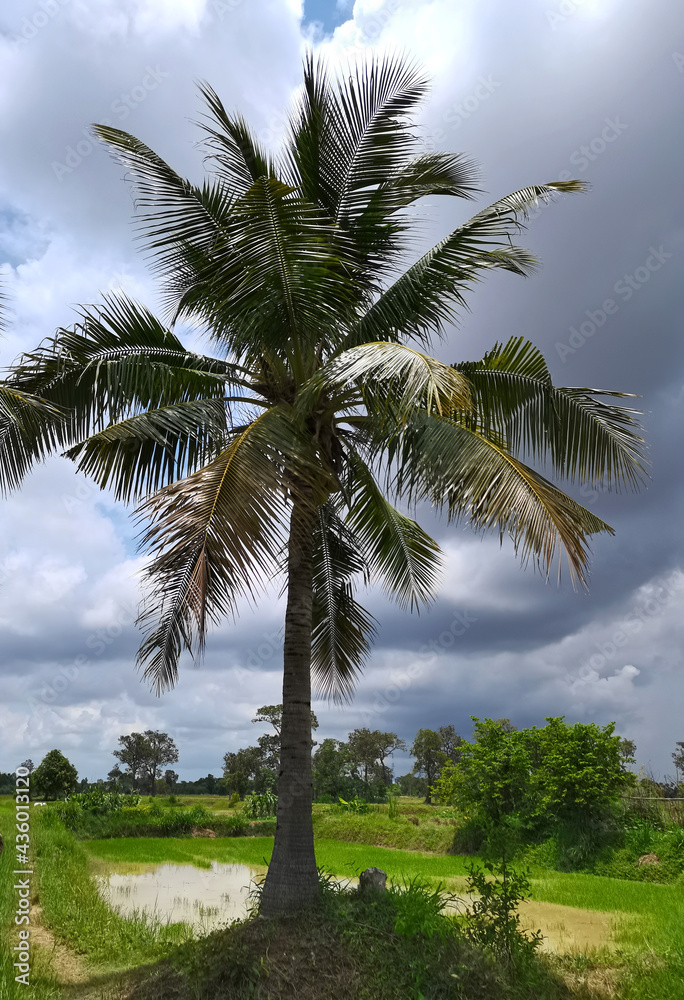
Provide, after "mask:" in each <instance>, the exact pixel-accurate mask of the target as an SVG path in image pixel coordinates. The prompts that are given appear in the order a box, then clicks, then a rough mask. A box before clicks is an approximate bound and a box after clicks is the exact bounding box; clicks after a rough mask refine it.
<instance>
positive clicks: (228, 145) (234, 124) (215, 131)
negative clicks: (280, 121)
mask: <svg viewBox="0 0 684 1000" xmlns="http://www.w3.org/2000/svg"><path fill="white" fill-rule="evenodd" d="M199 89H200V93H201V94H202V97H203V98H204V100H205V101H206V104H207V106H208V108H209V114H208V115H205V116H203V118H202V120H201V121H200V122H198V124H199V126H200V128H201V129H202V131H203V133H204V135H205V136H206V138H205V140H204V143H203V145H204V147H205V148H206V149H207V150H208V156H207V159H208V160H209V161H210V162H211V164H212V165H216V166H218V173H219V176H220V177H221V178H222V179H223V181H224V182H225V183H226V185H227V186H228V189H229V190H230V191H232V192H234V193H235V194H236V195H237V196H238V197H240V196H242V195H245V194H247V192H248V191H249V189H250V188H251V186H252V184H253V183H254V181H256V180H258V179H259V178H260V177H271V176H273V168H272V165H271V162H270V159H269V156H268V154H267V153H266V151H265V150H264V149H262V148H261V146H260V145H259V143H258V141H257V139H256V137H255V135H254V133H253V132H252V130H251V129H250V127H249V125H248V124H247V122H246V121H245V120H244V118H243V117H242V115H235V116H233V117H231V116H230V115H229V114H228V112H227V111H226V109H225V107H224V106H223V102H222V101H221V98H220V97H219V96H218V94H217V93H216V91H215V90H214V89H213V87H210V86H209V84H208V83H206V82H205V81H202V82H201V83H200V85H199Z"/></svg>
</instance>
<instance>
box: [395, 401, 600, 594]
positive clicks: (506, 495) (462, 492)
mask: <svg viewBox="0 0 684 1000" xmlns="http://www.w3.org/2000/svg"><path fill="white" fill-rule="evenodd" d="M390 456H391V458H392V459H395V460H396V461H397V463H398V470H399V471H398V472H397V473H396V487H397V489H398V491H399V493H400V494H401V495H403V496H405V497H407V498H408V499H409V500H410V501H411V502H412V503H415V502H418V501H421V500H426V499H427V500H430V501H431V502H432V503H433V504H434V505H435V507H437V508H439V509H442V508H446V509H447V513H448V516H449V518H450V519H459V518H466V519H467V520H468V521H469V522H470V523H471V524H472V525H473V527H475V528H476V529H482V530H490V529H497V530H498V531H499V535H500V537H501V539H503V536H504V534H506V533H507V534H508V535H510V537H511V538H512V540H513V544H514V547H515V551H516V552H519V553H520V556H521V558H522V561H523V563H525V562H527V561H528V560H529V559H533V560H534V561H535V562H536V564H537V565H539V566H540V567H541V568H542V570H543V571H544V572H545V573H546V574H547V575H548V573H549V570H550V567H551V564H552V562H553V561H554V559H555V558H556V556H558V571H559V573H560V555H561V550H562V549H564V550H565V553H566V555H567V560H568V564H569V567H570V572H571V576H572V577H573V580H574V579H575V578H577V579H579V580H580V582H582V583H586V569H587V564H588V554H589V550H588V546H587V536H588V535H591V534H595V533H597V532H601V531H608V532H610V533H611V534H613V529H612V528H611V527H610V525H608V524H606V523H605V521H602V520H601V519H600V518H598V517H596V515H594V514H592V513H591V512H590V511H588V510H587V509H586V508H584V507H582V506H581V505H580V504H578V503H577V502H576V501H575V500H573V499H572V498H571V497H569V496H567V495H566V494H565V493H563V492H562V491H561V490H559V489H558V488H557V487H555V486H554V485H553V484H552V483H550V482H549V481H548V480H547V479H545V478H544V477H543V476H541V475H540V474H539V473H538V472H535V471H534V470H533V469H530V468H529V467H528V466H526V465H524V464H523V463H522V462H520V461H519V460H518V459H516V458H514V457H513V456H512V455H510V454H509V453H508V452H506V451H505V450H504V449H503V448H502V447H501V446H500V445H499V444H497V443H496V442H494V441H491V440H488V439H486V438H484V437H482V436H481V435H480V434H478V433H477V432H476V431H472V430H470V429H469V428H467V427H465V426H463V425H462V424H458V423H455V422H453V421H450V420H448V419H446V418H442V417H438V416H435V415H428V414H418V415H416V417H415V419H414V421H413V423H412V424H411V425H410V426H409V427H407V429H406V431H405V432H404V433H403V434H402V435H401V437H400V438H398V439H397V441H396V442H394V443H393V445H392V447H391V449H390Z"/></svg>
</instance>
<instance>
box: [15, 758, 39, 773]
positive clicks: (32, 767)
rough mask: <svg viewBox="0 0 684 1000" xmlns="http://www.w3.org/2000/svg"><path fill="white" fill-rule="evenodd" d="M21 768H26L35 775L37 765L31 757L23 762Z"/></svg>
mask: <svg viewBox="0 0 684 1000" xmlns="http://www.w3.org/2000/svg"><path fill="white" fill-rule="evenodd" d="M19 767H25V768H26V770H27V771H28V773H29V774H33V772H34V771H35V769H36V765H35V764H34V763H33V761H32V760H31V758H30V757H29V758H28V760H24V761H22V762H21V764H20V765H19Z"/></svg>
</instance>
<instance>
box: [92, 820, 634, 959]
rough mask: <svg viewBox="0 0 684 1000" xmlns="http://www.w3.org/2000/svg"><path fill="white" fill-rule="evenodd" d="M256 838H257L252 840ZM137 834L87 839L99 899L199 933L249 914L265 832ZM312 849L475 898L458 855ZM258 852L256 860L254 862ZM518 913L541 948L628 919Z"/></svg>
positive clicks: (601, 936) (555, 947) (561, 909)
mask: <svg viewBox="0 0 684 1000" xmlns="http://www.w3.org/2000/svg"><path fill="white" fill-rule="evenodd" d="M257 839H261V840H262V841H263V842H262V843H255V842H254V840H257ZM143 840H144V838H141V839H136V840H134V841H123V840H117V841H94V842H92V843H90V844H88V848H89V852H90V853H91V858H92V862H91V863H92V866H93V871H94V873H95V875H96V878H97V883H98V888H99V891H100V893H101V895H102V897H103V899H105V900H106V901H107V903H108V905H110V906H111V907H112V908H113V909H115V910H116V911H117V912H118V913H120V914H121V915H122V916H124V917H127V916H133V915H135V914H136V913H140V912H141V911H144V912H146V913H147V914H149V915H150V916H152V917H154V919H157V920H160V921H162V922H169V923H176V922H183V923H186V924H188V925H190V926H191V927H192V928H193V930H194V932H195V933H197V934H206V933H209V932H210V931H211V930H214V929H215V928H217V927H220V926H225V925H226V924H228V923H230V922H231V921H233V920H239V919H241V918H242V917H244V916H245V915H246V914H247V912H248V909H249V905H250V892H251V891H252V890H253V888H254V880H255V879H259V878H260V877H262V876H263V875H264V874H265V872H266V861H267V860H268V858H269V857H270V853H271V846H272V839H271V838H254V840H253V841H252V842H250V843H247V842H244V841H243V842H239V841H235V840H233V839H231V840H229V841H224V842H221V841H200V842H198V841H196V840H194V841H193V840H187V839H186V840H176V841H172V840H171V839H164V840H155V841H154V842H152V843H144V842H143ZM378 853H379V854H380V855H381V856H380V857H378V856H377V855H378ZM317 854H318V857H319V861H320V863H321V865H322V866H323V867H326V868H327V869H328V870H329V871H331V872H333V873H334V874H335V875H336V876H338V877H339V878H340V880H341V881H342V882H347V881H348V882H350V883H351V884H353V883H354V882H355V881H356V878H355V875H356V874H358V871H359V870H361V864H362V863H363V862H360V861H359V864H357V860H359V859H360V858H361V857H363V858H364V859H366V864H365V865H364V867H368V866H370V865H376V866H377V867H382V868H383V870H384V871H386V872H387V873H388V875H389V877H390V880H391V881H395V882H400V881H401V880H402V878H410V877H413V876H415V875H416V874H421V875H423V876H425V877H427V878H431V879H436V878H437V879H439V880H441V881H442V882H443V884H444V886H445V888H446V889H447V890H448V891H450V892H452V893H455V894H456V895H457V896H458V897H459V900H458V901H456V902H455V904H454V906H453V909H454V910H455V911H456V912H459V911H460V912H462V911H463V909H464V908H465V907H466V906H468V905H469V904H470V903H471V902H472V899H473V897H471V896H468V895H467V893H466V876H465V873H464V868H463V861H464V859H461V858H458V857H449V858H446V857H435V856H430V855H421V854H418V853H414V852H403V851H393V850H390V849H382V848H380V849H378V848H368V847H365V848H364V847H363V846H362V845H356V844H341V843H338V842H330V850H328V851H326V845H325V843H324V842H319V843H318V844H317ZM163 855H166V857H167V859H168V860H164V858H163ZM212 855H213V856H214V858H213V859H212ZM231 855H232V857H231ZM236 856H237V857H236ZM258 857H261V860H262V863H261V864H255V863H254V859H255V858H258ZM134 859H135V860H134ZM466 860H467V859H466ZM435 869H436V870H435ZM345 872H346V873H347V874H345ZM533 888H534V887H533ZM627 909H629V907H627ZM520 915H521V921H522V925H523V927H525V928H526V929H527V930H529V931H536V930H541V932H542V933H543V935H544V942H543V945H542V947H543V948H544V950H546V951H553V952H556V953H559V954H565V953H570V954H577V953H582V954H587V953H588V952H591V951H596V950H600V949H605V948H608V949H612V948H614V947H615V946H616V939H615V930H616V926H617V925H618V924H619V925H620V926H623V927H624V925H625V922H629V915H628V913H624V912H620V911H619V910H618V911H617V912H616V910H615V909H613V908H612V907H611V908H609V909H604V908H602V907H600V906H599V907H597V908H593V907H587V906H586V905H585V906H582V905H572V904H571V903H570V900H569V899H568V902H565V901H563V902H558V901H553V900H544V899H532V900H528V901H527V902H525V903H523V904H522V906H521V909H520Z"/></svg>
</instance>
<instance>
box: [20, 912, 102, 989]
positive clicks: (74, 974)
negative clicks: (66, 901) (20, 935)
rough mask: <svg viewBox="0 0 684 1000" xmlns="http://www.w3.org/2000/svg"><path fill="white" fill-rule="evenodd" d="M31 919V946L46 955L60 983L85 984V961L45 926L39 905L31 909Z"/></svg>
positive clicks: (86, 976)
mask: <svg viewBox="0 0 684 1000" xmlns="http://www.w3.org/2000/svg"><path fill="white" fill-rule="evenodd" d="M30 918H31V946H32V947H34V948H39V949H40V951H41V952H42V953H43V954H44V955H45V957H46V959H47V961H48V962H49V965H50V968H51V969H52V971H53V973H54V975H55V977H56V978H57V979H58V980H59V982H60V983H63V984H64V985H65V986H68V985H69V984H72V983H82V982H85V980H86V979H87V978H88V974H87V972H86V968H85V963H84V961H83V959H82V958H81V957H80V956H79V955H77V954H76V953H75V952H73V951H71V950H70V949H69V948H68V947H67V946H66V945H65V944H62V943H61V942H60V941H58V940H57V939H56V938H55V936H54V934H53V933H52V931H51V930H49V929H48V928H47V927H46V926H45V921H44V920H43V910H42V908H41V907H40V906H38V904H37V903H34V904H33V906H32V907H31V910H30Z"/></svg>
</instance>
